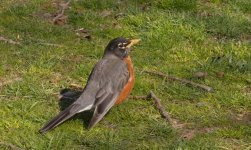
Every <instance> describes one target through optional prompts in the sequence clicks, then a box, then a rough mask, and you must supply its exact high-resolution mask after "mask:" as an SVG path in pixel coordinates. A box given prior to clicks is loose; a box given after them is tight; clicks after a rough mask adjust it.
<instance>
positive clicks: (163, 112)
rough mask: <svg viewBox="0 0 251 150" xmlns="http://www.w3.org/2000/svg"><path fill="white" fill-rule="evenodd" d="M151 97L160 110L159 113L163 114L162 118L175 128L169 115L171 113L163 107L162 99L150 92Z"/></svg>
mask: <svg viewBox="0 0 251 150" xmlns="http://www.w3.org/2000/svg"><path fill="white" fill-rule="evenodd" d="M150 95H151V98H153V99H154V104H155V106H156V108H157V109H158V110H159V113H160V114H161V116H162V117H163V118H164V119H165V120H166V121H167V122H169V123H170V124H171V126H173V121H172V119H171V117H170V115H169V113H168V112H167V111H165V109H164V107H163V106H162V105H161V103H160V99H159V98H158V97H157V96H156V95H155V94H154V93H153V92H152V91H150Z"/></svg>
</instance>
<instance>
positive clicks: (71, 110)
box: [39, 104, 80, 134]
mask: <svg viewBox="0 0 251 150" xmlns="http://www.w3.org/2000/svg"><path fill="white" fill-rule="evenodd" d="M79 109H80V107H79V105H77V104H72V105H71V106H69V107H68V108H66V109H65V110H63V111H62V112H60V113H59V114H58V115H57V116H56V117H54V118H53V119H52V120H51V121H49V122H48V123H47V124H45V125H44V126H43V127H42V128H41V129H40V130H39V132H40V133H42V134H44V133H45V132H47V131H49V130H50V129H53V128H55V127H56V126H58V125H59V124H61V123H63V122H64V121H66V120H67V119H69V118H71V117H72V116H73V115H75V114H76V113H77V112H78V111H79Z"/></svg>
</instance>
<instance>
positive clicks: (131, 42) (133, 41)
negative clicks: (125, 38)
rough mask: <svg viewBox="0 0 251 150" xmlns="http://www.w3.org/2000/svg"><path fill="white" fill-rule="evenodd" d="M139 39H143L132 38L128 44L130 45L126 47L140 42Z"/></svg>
mask: <svg viewBox="0 0 251 150" xmlns="http://www.w3.org/2000/svg"><path fill="white" fill-rule="evenodd" d="M139 41H141V40H140V39H132V40H130V44H128V45H127V46H126V48H130V47H132V46H133V45H135V44H137V43H139Z"/></svg>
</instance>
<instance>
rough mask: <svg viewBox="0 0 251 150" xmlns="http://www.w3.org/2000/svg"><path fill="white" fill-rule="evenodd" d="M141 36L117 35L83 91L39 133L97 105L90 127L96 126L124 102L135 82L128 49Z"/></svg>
mask: <svg viewBox="0 0 251 150" xmlns="http://www.w3.org/2000/svg"><path fill="white" fill-rule="evenodd" d="M139 41H140V40H139V39H133V40H128V39H125V38H122V37H118V38H115V39H113V40H111V41H110V42H109V44H108V45H107V47H106V48H105V52H104V55H103V58H102V59H101V60H100V61H99V62H98V63H97V64H96V65H95V67H94V69H93V70H92V72H91V74H90V76H89V78H88V81H87V84H86V86H85V88H84V91H83V93H82V94H81V95H80V97H79V98H78V99H77V100H76V101H75V102H74V103H73V104H71V105H70V106H69V107H67V108H66V109H65V110H63V111H62V112H60V113H59V114H58V115H57V116H56V117H54V118H53V119H52V120H51V121H49V122H48V123H47V124H45V125H44V126H43V127H42V128H41V129H40V130H39V132H40V133H45V132H47V131H48V130H50V129H52V128H54V127H56V126H58V125H59V124H61V123H63V122H64V121H66V120H67V119H69V118H70V117H72V116H73V115H75V114H77V113H80V112H83V111H86V110H90V109H94V113H93V116H92V118H91V121H90V123H89V126H88V128H92V127H93V126H95V125H96V124H97V123H98V122H99V121H100V120H101V119H102V118H103V117H104V116H105V114H106V113H107V112H108V111H109V110H110V109H111V107H112V106H114V105H118V104H120V103H121V102H123V101H124V100H125V99H126V98H127V97H128V96H129V94H130V92H131V90H132V88H133V86H134V80H135V77H134V71H133V64H132V61H131V58H130V56H129V52H130V51H131V46H132V45H134V44H136V43H138V42H139Z"/></svg>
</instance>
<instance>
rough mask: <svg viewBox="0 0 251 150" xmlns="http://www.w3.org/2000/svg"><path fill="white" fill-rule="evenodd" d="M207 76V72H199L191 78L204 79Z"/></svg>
mask: <svg viewBox="0 0 251 150" xmlns="http://www.w3.org/2000/svg"><path fill="white" fill-rule="evenodd" d="M207 75H208V74H207V72H200V71H199V72H196V73H194V74H193V77H195V78H205V77H206V76H207Z"/></svg>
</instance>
